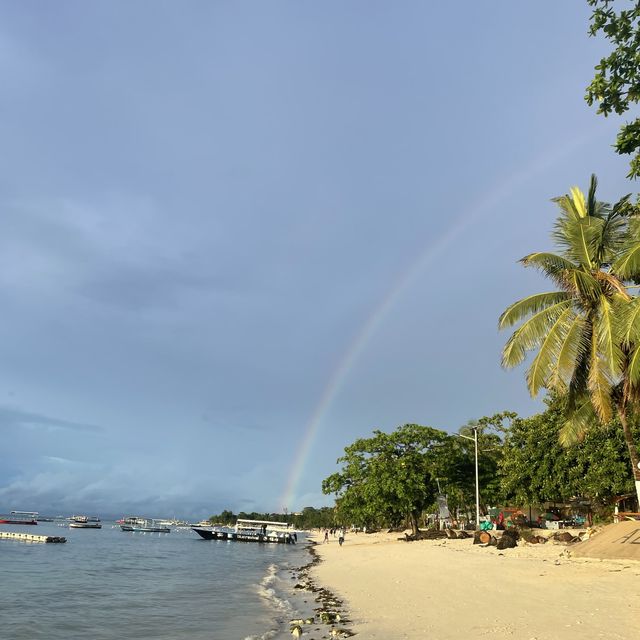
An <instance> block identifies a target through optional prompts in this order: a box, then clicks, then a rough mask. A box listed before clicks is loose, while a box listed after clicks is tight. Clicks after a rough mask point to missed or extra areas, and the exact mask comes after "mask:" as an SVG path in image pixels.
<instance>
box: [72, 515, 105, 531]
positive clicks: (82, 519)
mask: <svg viewBox="0 0 640 640" xmlns="http://www.w3.org/2000/svg"><path fill="white" fill-rule="evenodd" d="M69 528H70V529H102V523H101V522H100V518H96V517H92V516H71V522H69Z"/></svg>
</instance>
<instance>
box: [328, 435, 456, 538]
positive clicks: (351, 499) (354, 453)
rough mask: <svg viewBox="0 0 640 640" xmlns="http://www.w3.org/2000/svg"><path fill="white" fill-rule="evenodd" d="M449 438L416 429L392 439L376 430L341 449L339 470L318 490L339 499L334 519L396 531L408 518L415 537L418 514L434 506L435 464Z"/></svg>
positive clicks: (436, 489) (435, 486)
mask: <svg viewBox="0 0 640 640" xmlns="http://www.w3.org/2000/svg"><path fill="white" fill-rule="evenodd" d="M448 437H449V436H448V435H447V433H445V432H444V431H440V430H438V429H432V428H431V427H423V426H420V425H416V424H405V425H403V426H401V427H399V428H398V429H396V430H395V431H394V432H393V433H384V432H382V431H379V430H376V431H374V432H373V436H372V437H370V438H359V439H358V440H356V441H355V442H354V443H353V444H351V445H349V446H348V447H346V448H345V450H344V455H343V456H342V457H341V458H339V459H338V463H339V464H342V469H341V470H340V471H338V472H336V473H334V474H332V475H331V476H329V477H328V478H326V479H325V480H324V481H323V483H322V490H323V492H324V493H326V494H330V493H334V494H336V495H337V500H336V508H337V511H338V516H339V517H340V518H342V519H344V520H346V522H352V523H355V524H359V525H360V524H361V525H367V526H371V525H378V524H379V523H380V522H386V523H390V524H391V525H397V524H399V523H400V522H402V521H403V520H404V519H405V518H406V517H408V518H409V520H410V521H411V528H412V530H413V531H414V533H415V532H417V530H418V517H419V515H420V513H421V511H422V510H423V509H425V508H426V507H427V506H428V505H431V504H433V503H434V502H435V499H436V495H437V491H438V487H437V480H436V477H437V475H436V474H437V471H438V467H437V465H436V459H437V457H438V455H439V453H440V452H439V451H438V449H439V448H440V447H441V445H443V444H444V443H445V441H446V440H447V438H448Z"/></svg>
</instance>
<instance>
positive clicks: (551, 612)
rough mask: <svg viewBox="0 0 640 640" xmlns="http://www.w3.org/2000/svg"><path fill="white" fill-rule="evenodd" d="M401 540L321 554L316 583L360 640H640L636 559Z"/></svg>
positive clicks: (359, 541) (351, 544) (639, 565)
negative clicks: (508, 639) (496, 638)
mask: <svg viewBox="0 0 640 640" xmlns="http://www.w3.org/2000/svg"><path fill="white" fill-rule="evenodd" d="M401 535H402V534H398V533H392V534H387V533H376V534H362V533H360V534H357V535H354V534H348V535H347V538H346V541H345V544H344V545H343V546H342V547H339V545H338V543H337V541H335V542H334V541H333V540H331V541H330V542H329V544H323V543H317V544H316V545H315V547H314V549H315V553H316V554H317V556H318V557H319V558H320V559H321V562H315V563H313V565H312V566H311V567H310V569H309V573H310V577H311V579H312V580H313V581H314V584H317V585H322V586H323V587H325V588H326V589H327V590H329V592H330V593H332V594H335V595H336V596H337V599H338V600H339V601H340V602H341V603H342V605H343V609H344V610H345V614H346V615H347V617H348V618H349V620H351V622H350V623H349V625H348V626H349V629H350V630H352V631H353V632H354V633H356V634H357V635H358V636H359V637H361V638H363V639H371V640H382V639H385V640H388V638H390V637H393V638H396V639H398V640H400V639H404V640H425V639H426V640H459V638H460V637H467V638H483V637H490V636H493V635H502V636H514V637H515V636H519V637H524V638H527V639H530V640H534V639H535V640H567V639H570V638H574V637H575V638H578V637H589V638H607V639H610V640H631V638H636V637H637V634H638V629H637V621H638V620H640V593H639V592H638V588H637V584H638V578H639V577H640V562H638V561H633V560H594V559H587V558H574V557H573V556H572V552H571V546H567V545H563V544H561V543H553V542H548V543H547V544H544V545H529V544H526V545H519V546H518V547H516V548H514V549H505V550H504V551H499V550H497V549H496V548H495V547H484V546H481V545H473V544H472V541H471V540H420V541H415V542H410V543H407V542H404V541H399V540H398V538H399V537H401ZM316 540H317V538H316ZM309 637H311V636H309Z"/></svg>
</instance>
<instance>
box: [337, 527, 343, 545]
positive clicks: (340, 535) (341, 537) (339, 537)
mask: <svg viewBox="0 0 640 640" xmlns="http://www.w3.org/2000/svg"><path fill="white" fill-rule="evenodd" d="M343 542H344V529H340V531H339V532H338V544H339V545H340V546H342V543H343Z"/></svg>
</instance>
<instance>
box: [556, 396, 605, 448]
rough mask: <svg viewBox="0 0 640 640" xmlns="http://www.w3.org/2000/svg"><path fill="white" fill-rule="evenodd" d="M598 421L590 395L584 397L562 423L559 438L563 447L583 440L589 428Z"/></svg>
mask: <svg viewBox="0 0 640 640" xmlns="http://www.w3.org/2000/svg"><path fill="white" fill-rule="evenodd" d="M597 423H598V417H597V415H596V414H595V412H594V410H593V405H592V404H591V400H590V399H589V398H588V397H586V398H585V397H583V398H581V399H580V402H579V403H578V404H577V405H576V407H575V409H574V410H573V411H571V412H570V413H569V414H568V416H567V421H566V422H565V423H564V425H562V427H561V429H560V433H559V434H558V436H559V437H558V440H559V441H560V444H561V445H562V446H563V447H569V446H571V445H574V444H577V443H578V442H581V441H582V439H583V438H584V436H585V434H586V433H587V431H588V430H589V429H591V428H592V427H594V426H595V425H596V424H597Z"/></svg>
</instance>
